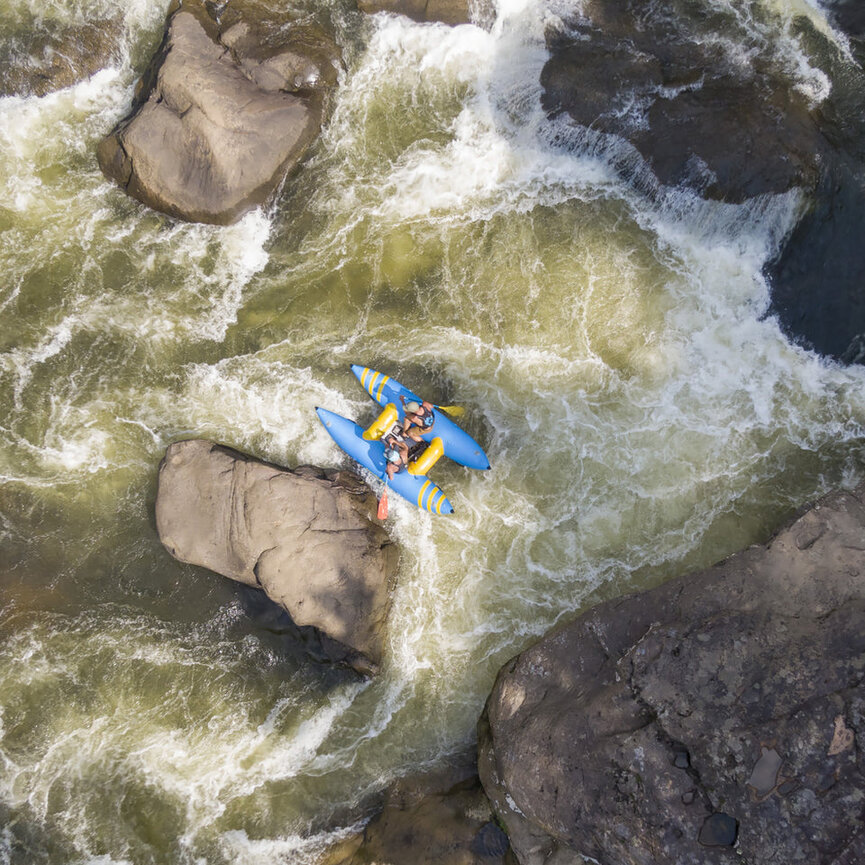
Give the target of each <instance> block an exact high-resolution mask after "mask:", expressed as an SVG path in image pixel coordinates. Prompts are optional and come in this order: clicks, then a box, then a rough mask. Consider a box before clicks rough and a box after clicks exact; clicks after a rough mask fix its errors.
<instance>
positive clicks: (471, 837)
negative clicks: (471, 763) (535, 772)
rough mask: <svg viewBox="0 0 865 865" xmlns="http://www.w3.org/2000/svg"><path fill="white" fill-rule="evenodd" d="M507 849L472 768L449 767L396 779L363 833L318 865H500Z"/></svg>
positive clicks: (504, 839) (503, 836) (505, 836)
mask: <svg viewBox="0 0 865 865" xmlns="http://www.w3.org/2000/svg"><path fill="white" fill-rule="evenodd" d="M509 847H510V845H509V842H508V838H507V835H505V833H504V832H503V831H502V830H501V829H500V828H499V827H498V826H497V825H496V823H495V822H494V820H493V813H492V809H491V808H490V804H489V802H488V801H487V798H486V796H485V795H484V791H483V788H482V787H481V785H480V780H479V779H478V777H477V775H476V774H475V773H474V768H473V767H466V768H464V769H462V770H461V769H459V768H455V769H449V770H442V771H440V772H437V773H434V774H429V775H420V776H415V777H411V778H405V779H402V780H400V781H398V782H397V783H396V784H394V785H393V786H392V787H391V788H390V789H389V790H388V792H387V794H386V796H385V799H384V804H383V808H382V810H381V812H380V813H379V814H378V815H377V816H376V817H374V818H373V819H372V820H371V821H370V822H369V823H368V824H367V826H366V829H365V830H364V832H363V833H361V834H359V835H357V836H355V837H354V838H349V839H347V840H346V841H344V842H343V843H341V844H339V845H338V846H336V847H335V848H334V849H332V850H331V851H330V852H329V854H328V855H327V856H325V858H324V859H323V860H322V861H321V862H320V863H319V865H370V863H380V865H390V863H393V865H407V863H423V865H505V862H506V859H505V856H506V855H507V852H508V850H509Z"/></svg>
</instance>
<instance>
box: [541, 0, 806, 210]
mask: <svg viewBox="0 0 865 865" xmlns="http://www.w3.org/2000/svg"><path fill="white" fill-rule="evenodd" d="M681 11H682V13H684V12H685V10H681ZM731 26H733V25H732V23H731V22H729V21H724V20H721V19H720V16H719V20H717V21H715V20H712V16H711V14H709V13H708V12H706V13H705V14H704V15H694V16H693V17H690V18H689V17H688V16H687V15H686V14H677V15H676V16H673V15H670V14H668V12H667V10H666V9H665V8H664V7H662V6H660V5H654V4H646V3H642V2H637V0H630V2H624V3H621V2H613V0H591V2H589V3H586V4H585V5H584V6H583V15H581V16H579V17H574V18H573V19H572V20H570V21H568V22H567V24H566V25H565V26H563V27H562V28H557V29H555V30H551V31H550V32H549V33H548V38H547V43H548V47H549V49H550V53H551V56H550V59H549V61H548V62H547V64H546V65H545V67H544V69H543V72H542V75H541V84H542V85H543V87H544V94H543V106H544V109H545V110H546V111H547V113H548V114H550V115H551V116H554V117H555V116H559V115H562V114H566V115H567V116H568V117H569V118H570V119H571V120H572V121H573V122H574V123H576V124H577V125H578V126H580V127H585V128H587V129H591V130H592V131H594V132H601V133H607V134H613V135H617V136H620V137H622V138H624V139H626V140H627V141H629V142H630V143H631V144H632V145H633V146H634V147H635V148H636V150H637V151H639V153H640V154H641V155H642V157H643V158H644V159H645V160H646V162H647V164H648V165H649V167H650V168H651V170H652V172H653V173H654V175H655V176H656V177H657V179H658V180H659V181H660V182H661V183H662V184H664V185H667V186H676V185H679V184H683V185H686V186H689V187H691V188H693V189H695V190H696V191H697V192H699V193H700V194H702V195H704V196H706V197H708V198H716V199H720V200H724V201H729V202H741V201H744V200H746V199H748V198H752V197H753V196H755V195H760V194H764V193H778V192H785V191H787V190H789V189H791V188H793V187H794V186H806V187H808V188H812V187H813V186H814V185H815V184H816V182H817V178H818V173H819V156H818V154H819V151H820V148H821V146H822V137H821V135H820V133H819V130H818V128H817V125H816V123H815V121H814V118H813V116H812V114H811V111H810V107H809V103H808V100H807V99H806V97H805V96H804V95H802V94H801V93H799V92H798V91H797V90H796V89H794V87H793V86H792V82H791V81H790V80H789V78H788V77H784V76H783V75H781V74H780V72H779V71H778V70H777V69H775V68H774V67H773V65H772V62H771V59H770V58H767V57H761V56H760V55H759V53H757V51H756V48H755V54H756V56H755V57H754V58H753V59H750V60H749V61H748V62H745V63H743V62H742V57H741V55H738V54H737V55H733V54H731V53H730V52H729V51H728V50H727V46H726V45H725V43H724V41H723V39H722V38H721V36H722V34H724V33H725V31H726V32H729V28H730V27H731Z"/></svg>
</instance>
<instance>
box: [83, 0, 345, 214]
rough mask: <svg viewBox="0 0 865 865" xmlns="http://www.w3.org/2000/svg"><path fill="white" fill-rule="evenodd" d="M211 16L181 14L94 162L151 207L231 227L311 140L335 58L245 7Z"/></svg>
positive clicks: (193, 0)
mask: <svg viewBox="0 0 865 865" xmlns="http://www.w3.org/2000/svg"><path fill="white" fill-rule="evenodd" d="M211 8H212V5H211V4H205V3H202V2H201V0H184V2H183V4H182V5H180V4H178V3H175V4H174V6H173V10H174V11H173V12H172V13H171V14H170V16H169V19H168V25H167V29H166V34H165V38H164V39H163V42H162V45H161V47H160V49H159V51H158V52H157V54H156V56H155V57H154V59H153V61H152V63H151V65H150V67H149V69H148V70H147V72H146V73H145V75H144V76H143V78H142V80H141V81H140V82H139V86H138V92H137V95H136V100H135V105H134V106H133V112H132V114H131V115H130V116H129V117H127V118H125V119H124V120H123V121H121V122H120V124H119V125H118V126H117V127H116V128H115V129H114V130H113V131H112V132H111V134H109V135H108V136H107V137H106V138H105V139H103V141H102V142H100V144H99V147H98V150H97V156H98V159H99V165H100V167H101V168H102V171H103V172H104V173H105V174H106V175H107V176H108V177H109V178H111V179H113V180H115V181H116V182H117V183H119V184H120V185H121V186H122V187H123V188H124V189H125V190H126V191H127V192H128V193H129V194H130V195H131V196H133V197H134V198H137V199H138V200H139V201H141V202H143V203H144V204H147V205H148V206H150V207H153V208H154V209H156V210H161V211H164V212H165V213H169V214H171V215H173V216H177V217H180V218H181V219H187V220H191V221H195V222H211V223H218V224H227V223H230V222H234V221H235V220H237V219H238V218H239V217H240V216H241V215H243V213H245V212H246V211H247V210H249V209H251V208H252V207H255V206H256V205H259V204H262V203H263V202H265V201H266V200H267V199H268V198H269V197H270V196H271V194H272V193H273V192H274V190H275V189H276V188H277V186H278V185H279V183H280V182H281V181H282V180H283V178H284V177H285V176H286V174H287V172H288V171H289V170H290V169H291V168H293V167H294V166H295V165H297V164H298V163H299V162H300V160H301V159H302V158H303V156H304V155H305V154H306V152H307V150H308V148H309V146H310V144H311V143H312V142H313V141H314V140H315V138H316V136H317V135H318V133H319V131H320V128H321V121H322V114H323V110H324V102H325V97H326V95H327V93H328V92H329V91H330V90H331V89H332V88H333V86H334V85H335V83H336V66H337V64H338V49H337V48H336V46H335V45H334V44H333V43H332V42H331V41H329V40H328V39H327V38H326V37H325V36H324V35H323V34H315V33H314V32H313V31H311V30H310V29H309V28H300V27H296V28H292V27H280V26H278V22H273V21H269V20H268V19H267V18H266V17H265V16H264V15H263V13H262V12H261V10H260V8H259V6H257V5H256V4H255V3H252V2H249V0H248V2H239V3H232V4H231V6H230V7H229V10H228V11H226V12H225V13H224V14H222V15H220V16H219V17H218V20H217V18H216V17H213V15H211V12H210V11H209V10H210V9H211ZM214 14H215V13H214Z"/></svg>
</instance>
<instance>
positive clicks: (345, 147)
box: [0, 0, 865, 865]
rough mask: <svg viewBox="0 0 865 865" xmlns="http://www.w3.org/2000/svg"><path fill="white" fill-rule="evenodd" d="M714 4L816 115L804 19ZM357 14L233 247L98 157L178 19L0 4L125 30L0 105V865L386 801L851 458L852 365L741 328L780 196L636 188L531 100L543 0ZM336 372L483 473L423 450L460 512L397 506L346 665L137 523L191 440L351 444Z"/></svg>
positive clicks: (292, 858) (281, 451)
mask: <svg viewBox="0 0 865 865" xmlns="http://www.w3.org/2000/svg"><path fill="white" fill-rule="evenodd" d="M703 2H704V3H705V5H706V6H711V7H712V9H713V10H714V12H715V13H717V14H719V15H721V16H722V17H723V19H724V20H726V21H727V22H728V25H729V26H728V30H727V31H726V32H723V33H720V34H719V39H723V40H726V42H727V43H728V47H729V50H730V51H731V52H735V51H737V50H738V51H741V53H742V57H743V61H742V62H747V58H748V56H749V52H751V51H752V50H753V47H754V45H756V44H759V45H760V46H762V47H761V50H763V51H775V52H776V53H777V55H778V57H780V58H783V63H785V64H787V65H788V68H789V74H790V75H791V76H792V78H793V79H794V80H795V81H796V83H797V86H799V87H801V88H802V89H803V91H804V92H807V93H808V94H809V98H812V99H813V100H815V101H816V102H819V100H820V99H822V98H825V94H826V92H828V89H831V87H832V86H833V82H831V81H830V80H829V79H828V78H827V77H826V75H825V74H824V73H823V72H822V71H821V70H820V69H818V68H817V67H816V66H815V65H814V64H813V63H812V61H811V60H810V59H809V57H808V56H807V55H806V53H805V51H804V49H803V48H802V47H801V46H800V45H799V43H798V42H797V40H796V38H795V37H794V36H793V35H791V33H792V31H791V29H790V27H789V22H790V20H791V18H792V17H793V16H794V15H803V14H804V15H808V16H811V17H812V19H813V21H814V25H815V27H816V28H817V29H818V30H819V31H820V32H823V33H825V34H828V36H829V37H830V38H832V39H835V42H836V44H837V50H838V52H840V53H841V54H843V53H844V52H845V51H846V50H847V49H846V47H845V44H844V42H843V39H841V38H840V37H836V36H835V35H834V34H832V31H831V27H830V26H829V24H828V23H827V22H826V20H825V19H824V18H823V16H822V14H821V12H820V9H819V7H818V6H817V4H816V2H815V3H813V4H807V3H805V2H800V0H772V2H769V0H766V2H764V3H756V2H747V0H703ZM353 5H354V4H353V3H352V2H351V0H332V2H331V3H330V5H322V4H314V3H312V2H310V4H309V8H308V10H307V13H306V14H309V15H317V16H320V17H324V18H327V19H329V21H330V23H331V24H332V25H334V26H335V27H336V29H337V32H338V34H339V38H340V41H341V42H342V45H343V49H344V51H345V59H346V66H347V71H346V72H345V74H344V76H343V80H342V82H341V87H340V90H339V94H338V97H337V99H336V103H335V105H334V108H333V111H332V114H331V116H330V118H329V121H328V124H327V126H326V129H325V131H324V133H323V135H322V137H321V139H320V141H319V142H318V144H317V145H316V148H315V150H314V151H313V154H312V156H311V158H310V160H309V161H308V162H307V164H306V165H305V167H304V168H303V170H302V172H301V173H300V174H299V176H297V177H296V178H294V179H292V180H290V182H289V183H288V184H287V185H286V187H285V188H284V190H283V191H282V194H281V196H280V197H279V199H278V201H277V203H276V204H275V205H274V206H273V207H272V208H270V209H269V210H268V211H266V212H263V211H257V212H254V213H251V214H249V215H248V216H246V217H245V218H244V219H243V220H242V221H241V222H240V223H238V224H237V225H235V226H232V227H229V228H219V227H213V226H200V225H187V224H183V223H178V222H176V221H174V220H171V219H169V218H167V217H164V216H162V215H160V214H157V213H154V212H151V211H148V210H147V209H146V208H143V207H141V206H139V205H138V204H137V203H136V202H134V201H132V200H130V199H128V198H126V197H125V196H124V194H123V193H122V192H121V191H120V190H119V189H117V188H116V187H114V186H113V185H112V184H110V183H108V182H107V181H106V180H105V179H104V177H103V176H102V175H101V173H100V172H99V169H98V167H97V164H96V159H95V149H96V145H97V143H98V141H99V140H100V138H101V137H102V136H103V135H104V134H105V133H106V132H107V131H108V130H109V129H110V128H111V127H112V126H113V124H114V123H115V122H116V121H117V119H118V118H119V117H121V116H122V115H123V114H124V113H125V112H126V111H127V110H128V106H129V103H130V100H131V96H132V88H133V85H134V81H135V79H136V76H137V74H139V73H140V71H141V69H142V67H143V65H144V63H146V59H147V57H148V55H149V52H150V51H151V50H152V49H153V47H154V45H155V44H156V43H157V42H158V39H159V37H160V33H161V28H162V22H163V20H164V15H165V11H166V7H167V2H165V0H162V2H157V0H137V2H134V3H131V4H130V3H125V2H120V0H112V2H109V0H102V2H101V3H99V4H91V3H82V2H76V0H2V2H0V14H2V16H3V18H4V19H5V20H7V21H8V22H10V23H9V28H11V29H12V30H15V31H16V32H19V31H21V30H22V29H26V28H28V27H35V26H39V24H40V22H43V21H44V20H46V19H59V20H61V21H62V22H64V23H68V22H74V21H75V20H78V19H80V18H81V17H82V16H90V17H100V18H112V17H113V18H121V19H122V28H123V33H124V37H123V38H124V49H125V60H124V61H123V62H122V63H121V64H120V65H117V66H115V67H112V68H106V69H104V70H102V71H101V72H99V73H97V74H96V75H94V76H93V77H92V78H90V79H89V80H86V81H83V82H82V83H79V84H77V85H75V86H72V87H70V88H68V89H65V90H61V91H59V92H55V93H52V94H50V95H48V96H44V97H42V98H36V97H32V98H20V97H8V98H4V99H0V150H2V159H0V231H2V246H0V261H2V270H0V273H2V275H0V315H2V326H0V406H2V410H0V442H2V448H0V543H2V547H0V549H2V561H0V586H2V613H0V633H2V642H0V655H2V661H0V825H2V826H3V827H4V828H3V829H2V831H0V862H8V863H19V862H21V863H23V862H51V863H60V862H64V863H66V862H76V863H99V865H119V863H127V862H129V863H136V865H137V863H143V862H178V863H193V862H194V863H208V865H220V863H229V862H230V863H264V862H267V863H272V862H285V863H306V862H313V861H314V860H315V857H316V855H317V854H318V853H319V852H320V851H321V850H322V849H323V847H324V846H325V845H326V843H327V842H328V841H329V840H333V839H335V838H337V837H339V835H340V833H341V832H346V831H349V830H350V829H351V828H352V826H353V825H354V824H356V823H357V821H358V820H361V819H362V818H363V817H364V815H365V814H366V813H367V811H366V809H367V808H368V807H369V803H370V801H371V798H372V796H373V794H374V793H375V792H376V791H377V790H379V789H380V788H381V787H382V785H384V784H385V783H387V782H388V781H389V780H391V779H393V778H395V777H397V776H399V775H400V774H403V773H405V772H407V771H409V770H411V769H413V768H416V767H423V766H430V765H435V764H437V763H440V762H442V761H446V760H447V759H448V758H449V757H450V756H452V755H454V754H457V753H459V752H461V751H463V750H464V749H466V748H468V747H470V746H471V744H472V742H473V738H474V724H475V721H476V719H477V716H478V714H479V713H480V711H481V708H482V705H483V702H484V699H485V697H486V694H487V693H488V690H489V688H490V686H491V683H492V680H493V677H494V675H495V673H496V671H497V669H498V667H499V666H500V665H501V664H502V663H503V662H504V661H505V660H506V659H507V658H508V657H510V656H511V655H513V654H514V653H516V652H517V651H519V650H520V649H521V648H523V647H525V646H526V645H527V644H528V643H529V642H530V641H531V640H532V639H533V637H535V636H536V635H539V634H541V633H542V632H544V631H545V630H546V629H547V628H549V627H550V626H551V625H552V624H553V623H554V622H556V621H558V620H559V619H560V618H561V617H563V616H569V615H572V614H573V613H574V612H575V611H577V610H579V609H580V608H581V607H583V606H584V605H586V604H587V603H589V602H591V601H593V600H597V599H598V598H601V597H609V596H612V595H614V594H616V593H620V592H623V591H625V590H628V589H632V588H639V587H644V586H647V585H651V584H654V583H656V582H658V581H660V580H662V579H664V578H667V577H670V576H673V575H675V574H679V573H683V572H685V571H687V570H689V569H693V568H696V567H700V566H705V565H708V564H710V563H712V562H714V561H716V560H718V559H719V558H721V557H723V556H724V555H726V554H728V553H730V552H732V551H734V550H736V549H738V548H740V547H742V546H744V545H747V544H749V543H751V542H755V541H758V540H764V539H765V538H766V537H767V536H768V534H769V533H770V532H771V530H772V529H773V528H774V527H776V526H777V525H778V523H779V521H781V520H783V519H784V518H786V517H787V516H788V515H789V514H790V513H791V512H792V511H793V510H795V509H796V508H797V507H799V506H800V505H802V504H803V503H804V502H806V501H808V500H809V499H812V498H813V497H815V496H817V495H819V494H821V493H823V492H825V491H826V490H828V489H830V488H833V487H836V486H839V485H844V486H849V485H851V484H853V483H855V482H857V481H858V480H860V479H861V478H862V477H863V474H865V431H863V427H865V391H863V384H865V370H863V368H861V367H856V368H841V367H838V366H835V365H832V364H829V363H826V362H823V361H821V360H819V359H818V358H816V357H815V356H813V355H811V354H808V353H806V352H804V351H802V350H800V349H798V348H796V347H793V346H791V345H790V344H789V343H788V342H787V341H786V340H785V339H784V338H783V336H782V335H781V334H780V331H779V328H778V326H777V324H776V322H775V321H774V320H773V319H772V318H771V317H766V316H765V315H764V314H765V312H766V310H767V308H768V290H767V286H766V284H765V281H764V279H763V277H762V275H761V269H762V267H763V265H764V263H765V262H766V260H767V259H768V258H769V257H770V256H771V255H772V254H773V252H774V251H775V250H776V249H777V248H778V244H779V243H780V242H781V241H782V240H783V238H784V236H785V234H786V232H788V231H789V230H790V228H791V226H792V225H793V223H794V220H795V218H796V215H797V213H798V211H799V208H801V206H802V201H801V199H800V196H798V195H797V194H796V193H790V194H787V195H784V196H776V197H767V198H765V199H760V200H753V201H750V202H748V203H746V204H743V205H738V206H732V205H723V204H717V203H706V202H704V201H701V200H700V199H698V198H696V197H693V196H691V195H689V194H687V193H685V192H682V191H676V192H670V191H663V190H660V191H656V193H655V194H649V193H647V192H646V191H645V189H646V184H645V183H635V182H633V176H631V177H630V178H629V177H628V176H627V170H624V171H623V164H625V163H626V162H627V160H628V159H631V160H633V157H631V156H627V153H626V151H625V150H621V152H619V151H617V149H616V146H615V145H612V146H611V145H609V143H607V144H605V145H604V146H600V145H599V144H598V142H590V141H589V140H588V139H586V140H582V141H581V140H579V136H577V135H576V134H575V133H574V132H573V131H572V130H568V129H566V128H565V127H556V126H554V125H552V124H550V123H549V122H548V121H546V120H544V118H543V117H542V115H541V113H540V107H539V95H540V85H539V83H538V81H539V75H540V70H541V67H542V65H543V63H544V60H545V58H546V56H547V55H546V51H545V48H544V39H543V29H544V26H545V25H546V24H548V23H550V21H552V20H554V19H555V16H556V14H557V9H556V7H555V6H550V5H543V4H539V3H535V2H532V0H502V2H501V3H500V6H499V14H498V18H497V21H496V23H495V25H494V26H493V27H492V29H491V30H489V31H488V30H484V29H482V28H479V27H474V26H462V27H456V28H448V27H444V26H438V25H418V24H415V23H412V22H410V21H408V20H405V19H401V18H395V17H388V16H374V17H372V18H364V17H362V16H360V15H359V14H358V13H357V12H355V11H354V10H353V8H352V7H353ZM299 8H300V7H299ZM301 11H302V10H301ZM779 62H781V61H779ZM630 170H631V171H632V174H638V173H639V172H641V171H644V169H643V168H641V166H640V165H636V164H634V165H631V168H630ZM639 190H643V191H642V192H640V191H639ZM352 362H360V363H363V364H366V365H370V366H374V367H376V368H379V369H383V370H386V371H387V372H388V373H389V374H391V375H394V376H396V377H397V378H399V379H400V380H402V381H403V382H404V383H406V384H408V385H409V386H411V387H412V388H414V389H415V390H418V391H421V392H423V393H425V394H427V395H428V396H429V397H430V398H432V399H434V400H436V401H438V402H442V403H445V404H447V403H459V404H461V405H463V406H465V407H466V409H467V412H466V415H465V424H466V425H467V427H468V429H469V430H470V431H471V433H472V434H473V435H474V436H475V437H476V438H478V440H479V441H480V442H481V443H482V444H483V445H484V446H485V448H486V450H487V452H488V454H489V456H490V459H491V462H492V466H493V467H492V469H491V470H490V471H489V472H487V473H484V474H479V473H474V472H471V471H469V470H466V469H462V468H460V467H459V466H455V465H441V466H440V468H437V469H436V471H437V477H436V479H437V481H438V482H439V483H440V484H441V486H442V487H443V488H444V489H445V490H446V491H447V493H448V495H449V496H450V498H451V500H452V501H453V503H454V505H455V508H456V514H455V515H454V516H453V517H449V518H441V517H438V518H434V517H431V516H429V515H427V514H424V513H421V512H419V511H418V510H417V509H415V508H413V507H411V506H410V505H408V504H407V503H404V502H402V501H401V500H399V501H397V500H393V501H392V503H391V513H392V519H391V523H390V528H391V530H392V531H393V533H394V535H395V536H396V538H397V540H398V541H399V543H400V545H401V547H402V549H403V558H402V564H401V570H400V574H399V584H398V587H397V589H396V594H395V597H394V606H393V612H392V616H391V620H390V628H389V637H388V646H387V658H386V661H385V667H384V671H383V673H382V674H381V676H380V677H379V678H377V679H376V680H375V681H373V682H370V683H363V682H359V681H358V680H357V679H356V678H355V677H353V676H352V675H351V674H349V673H347V672H344V671H339V670H332V669H323V668H321V667H320V666H318V665H316V664H315V663H313V662H312V661H310V660H309V659H307V658H306V656H305V655H304V654H303V653H302V652H301V651H299V650H297V649H296V648H294V647H292V646H291V645H287V644H286V641H285V639H284V637H283V636H282V635H281V634H279V633H275V632H274V629H273V628H269V627H268V626H267V625H266V623H262V622H261V621H260V620H256V619H255V618H251V617H250V616H249V615H247V613H246V611H245V609H244V604H243V596H242V595H241V593H240V591H239V590H238V589H237V588H236V587H234V586H233V585H232V584H230V583H229V582H228V581H226V580H223V579H222V578H221V577H218V576H216V575H214V574H211V573H208V572H205V571H202V570H198V569H195V568H191V567H185V566H182V565H179V564H178V563H176V562H174V561H173V560H172V559H171V558H170V557H169V556H168V555H167V553H166V552H165V551H164V550H163V549H162V547H161V545H160V544H159V542H158V540H157V538H156V534H155V529H154V521H153V500H154V495H155V478H156V469H157V465H158V463H159V460H160V457H161V455H162V453H163V452H164V449H165V447H166V446H167V445H168V444H169V443H170V442H172V441H176V440H179V439H182V438H185V437H192V436H203V437H209V438H213V439H216V440H218V441H221V442H224V443H226V444H229V445H232V446H235V447H237V448H240V449H242V450H244V451H247V452H249V453H252V454H254V455H257V456H260V457H262V458H264V459H268V460H272V461H274V462H277V463H281V464H285V465H289V466H293V465H296V464H299V463H315V464H318V465H321V466H336V465H346V460H345V458H344V456H343V455H342V454H341V452H340V451H338V450H337V449H336V447H335V446H334V445H333V443H332V442H331V440H330V438H329V437H328V435H327V434H326V432H325V431H324V429H323V427H322V426H321V425H320V424H319V423H318V422H317V420H316V418H315V414H314V412H313V407H314V406H316V405H323V406H327V407H328V408H331V409H333V410H335V411H338V412H340V413H342V414H346V415H349V416H352V417H355V418H357V419H359V420H361V421H363V420H369V419H371V418H372V417H373V416H374V407H373V404H372V403H371V402H370V401H369V400H368V398H367V397H366V395H365V394H364V393H363V391H362V390H361V389H360V388H359V387H358V386H357V384H356V382H355V380H354V378H353V376H352V375H351V373H350V372H349V369H348V367H349V364H350V363H352Z"/></svg>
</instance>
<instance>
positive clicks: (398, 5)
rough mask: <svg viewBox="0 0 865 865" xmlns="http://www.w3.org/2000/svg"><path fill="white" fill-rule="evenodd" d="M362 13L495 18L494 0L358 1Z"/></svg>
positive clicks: (455, 20) (446, 20)
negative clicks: (492, 0)
mask: <svg viewBox="0 0 865 865" xmlns="http://www.w3.org/2000/svg"><path fill="white" fill-rule="evenodd" d="M357 8H358V9H360V11H361V12H366V13H368V14H370V15H371V14H374V13H375V12H391V13H392V14H394V15H405V16H406V17H407V18H411V19H412V20H413V21H419V22H421V23H423V22H433V21H438V22H440V23H441V24H450V25H455V24H470V23H472V22H474V23H478V24H482V23H483V24H485V23H489V22H490V21H492V19H493V18H494V17H495V9H494V5H493V4H492V3H491V2H490V0H358V4H357Z"/></svg>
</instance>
